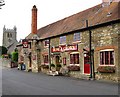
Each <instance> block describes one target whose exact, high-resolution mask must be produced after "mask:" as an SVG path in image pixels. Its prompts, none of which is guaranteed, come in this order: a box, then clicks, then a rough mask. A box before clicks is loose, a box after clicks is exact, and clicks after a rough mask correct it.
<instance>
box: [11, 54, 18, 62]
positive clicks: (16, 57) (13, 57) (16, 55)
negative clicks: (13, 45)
mask: <svg viewBox="0 0 120 97" xmlns="http://www.w3.org/2000/svg"><path fill="white" fill-rule="evenodd" d="M12 61H14V62H18V52H12Z"/></svg>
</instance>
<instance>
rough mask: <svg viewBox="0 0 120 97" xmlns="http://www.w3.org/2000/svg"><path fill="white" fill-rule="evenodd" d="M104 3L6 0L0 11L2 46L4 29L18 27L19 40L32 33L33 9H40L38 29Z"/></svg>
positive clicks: (65, 0) (81, 0)
mask: <svg viewBox="0 0 120 97" xmlns="http://www.w3.org/2000/svg"><path fill="white" fill-rule="evenodd" d="M100 3H102V0H5V5H4V6H3V7H2V9H0V45H2V35H3V27H4V25H5V26H6V28H9V29H13V27H14V26H16V27H17V40H18V41H19V40H20V39H23V38H25V37H26V36H27V35H28V34H29V33H31V9H32V7H33V5H36V6H37V8H38V21H37V23H38V27H37V28H38V29H39V28H41V27H43V26H46V25H48V24H51V23H53V22H56V21H58V20H61V19H63V18H65V17H68V16H70V15H73V14H76V13H78V12H81V11H83V10H85V9H88V8H90V7H93V6H95V5H98V4H100Z"/></svg>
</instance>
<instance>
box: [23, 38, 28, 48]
mask: <svg viewBox="0 0 120 97" xmlns="http://www.w3.org/2000/svg"><path fill="white" fill-rule="evenodd" d="M22 44H23V48H28V40H27V39H24V40H22Z"/></svg>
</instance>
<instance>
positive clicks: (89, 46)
mask: <svg viewBox="0 0 120 97" xmlns="http://www.w3.org/2000/svg"><path fill="white" fill-rule="evenodd" d="M86 27H87V28H88V20H86ZM88 30H89V50H90V51H89V56H90V78H93V76H92V74H93V72H92V54H91V53H92V50H91V39H92V37H91V34H92V32H91V30H90V28H88Z"/></svg>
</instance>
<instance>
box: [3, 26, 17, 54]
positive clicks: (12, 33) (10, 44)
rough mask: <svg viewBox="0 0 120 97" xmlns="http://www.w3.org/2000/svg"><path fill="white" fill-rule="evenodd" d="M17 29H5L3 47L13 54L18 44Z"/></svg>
mask: <svg viewBox="0 0 120 97" xmlns="http://www.w3.org/2000/svg"><path fill="white" fill-rule="evenodd" d="M16 37H17V28H16V26H14V27H13V29H6V27H5V26H4V27H3V44H2V45H3V46H4V47H6V48H7V49H8V52H11V51H13V50H14V48H15V46H16V43H18V42H17V39H16Z"/></svg>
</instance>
